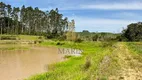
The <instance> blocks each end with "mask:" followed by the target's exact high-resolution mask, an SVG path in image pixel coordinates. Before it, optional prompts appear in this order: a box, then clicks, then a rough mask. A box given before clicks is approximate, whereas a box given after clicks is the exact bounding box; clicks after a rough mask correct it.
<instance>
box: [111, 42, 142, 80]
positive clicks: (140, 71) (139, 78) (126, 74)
mask: <svg viewBox="0 0 142 80" xmlns="http://www.w3.org/2000/svg"><path fill="white" fill-rule="evenodd" d="M113 53H114V54H115V55H117V57H118V63H119V64H120V67H121V69H120V70H118V71H119V73H118V74H117V76H116V75H115V76H111V77H109V80H142V61H141V62H140V61H138V60H137V59H135V58H134V56H133V55H132V54H131V53H130V51H129V50H128V48H127V46H126V45H124V43H118V45H117V47H116V49H115V50H114V52H113Z"/></svg>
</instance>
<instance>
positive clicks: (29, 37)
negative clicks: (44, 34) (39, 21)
mask: <svg viewBox="0 0 142 80" xmlns="http://www.w3.org/2000/svg"><path fill="white" fill-rule="evenodd" d="M1 36H9V37H10V36H14V37H16V38H17V39H20V40H38V38H39V36H33V35H6V34H3V35H0V37H1Z"/></svg>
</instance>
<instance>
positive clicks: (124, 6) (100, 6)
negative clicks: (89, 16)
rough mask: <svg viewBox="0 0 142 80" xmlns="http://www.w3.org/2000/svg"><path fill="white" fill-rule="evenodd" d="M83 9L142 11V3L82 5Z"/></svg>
mask: <svg viewBox="0 0 142 80" xmlns="http://www.w3.org/2000/svg"><path fill="white" fill-rule="evenodd" d="M81 8H83V9H103V10H142V2H131V3H111V4H93V5H92V4H90V5H81Z"/></svg>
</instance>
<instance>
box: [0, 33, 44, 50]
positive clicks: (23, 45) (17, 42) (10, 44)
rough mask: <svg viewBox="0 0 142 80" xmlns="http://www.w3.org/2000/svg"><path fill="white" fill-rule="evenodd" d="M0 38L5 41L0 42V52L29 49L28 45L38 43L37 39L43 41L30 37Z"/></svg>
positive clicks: (6, 36) (2, 36) (12, 36)
mask: <svg viewBox="0 0 142 80" xmlns="http://www.w3.org/2000/svg"><path fill="white" fill-rule="evenodd" d="M1 38H5V39H6V40H0V50H19V49H23V50H25V49H30V44H33V43H34V42H35V41H39V40H40V39H39V38H42V39H44V38H43V37H40V36H32V35H0V39H1ZM8 39H10V40H8ZM11 39H12V40H11Z"/></svg>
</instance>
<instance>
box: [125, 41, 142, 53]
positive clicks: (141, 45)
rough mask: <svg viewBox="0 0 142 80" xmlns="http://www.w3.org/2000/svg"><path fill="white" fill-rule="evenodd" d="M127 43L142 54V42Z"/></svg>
mask: <svg viewBox="0 0 142 80" xmlns="http://www.w3.org/2000/svg"><path fill="white" fill-rule="evenodd" d="M127 45H128V47H129V48H130V49H131V50H133V51H134V52H136V53H137V54H142V42H128V43H127Z"/></svg>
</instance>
